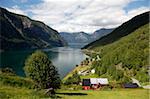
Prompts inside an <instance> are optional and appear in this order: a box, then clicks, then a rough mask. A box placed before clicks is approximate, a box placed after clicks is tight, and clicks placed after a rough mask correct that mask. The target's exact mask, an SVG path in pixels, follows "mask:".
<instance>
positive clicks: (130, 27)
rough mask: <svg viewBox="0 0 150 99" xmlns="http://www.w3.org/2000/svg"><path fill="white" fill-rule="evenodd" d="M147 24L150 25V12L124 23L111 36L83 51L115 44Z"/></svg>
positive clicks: (91, 44) (87, 46) (88, 46)
mask: <svg viewBox="0 0 150 99" xmlns="http://www.w3.org/2000/svg"><path fill="white" fill-rule="evenodd" d="M147 23H149V12H146V13H143V14H140V15H137V16H135V17H134V18H132V19H131V20H129V21H127V22H125V23H123V24H122V25H121V26H119V27H118V28H116V29H115V30H113V31H112V32H111V33H110V34H108V35H106V36H103V37H102V38H100V39H98V40H96V41H94V42H92V43H90V44H88V45H86V46H85V47H83V49H93V48H96V47H99V46H103V45H106V44H110V43H113V42H115V41H117V40H119V39H120V38H122V37H124V36H126V35H128V34H130V33H132V32H133V31H134V30H135V29H138V28H139V27H141V26H143V25H145V24H147Z"/></svg>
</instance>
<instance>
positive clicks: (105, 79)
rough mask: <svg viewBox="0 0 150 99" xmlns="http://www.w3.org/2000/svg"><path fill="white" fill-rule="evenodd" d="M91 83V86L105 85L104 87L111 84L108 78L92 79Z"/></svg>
mask: <svg viewBox="0 0 150 99" xmlns="http://www.w3.org/2000/svg"><path fill="white" fill-rule="evenodd" d="M90 82H91V84H103V85H107V84H109V82H108V79H107V78H90Z"/></svg>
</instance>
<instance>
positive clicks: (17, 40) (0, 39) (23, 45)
mask: <svg viewBox="0 0 150 99" xmlns="http://www.w3.org/2000/svg"><path fill="white" fill-rule="evenodd" d="M0 23H1V24H0V30H1V31H0V43H1V47H0V49H1V50H12V49H30V48H46V47H54V46H55V47H56V46H64V45H66V42H65V40H64V39H63V38H62V37H61V36H60V35H59V33H58V32H57V31H56V30H54V29H52V28H50V27H49V26H47V25H45V24H44V23H42V22H40V21H35V20H32V19H30V18H29V17H27V16H23V15H18V14H15V13H11V12H9V11H7V10H6V9H4V8H0Z"/></svg>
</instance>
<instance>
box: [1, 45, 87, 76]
mask: <svg viewBox="0 0 150 99" xmlns="http://www.w3.org/2000/svg"><path fill="white" fill-rule="evenodd" d="M43 51H45V52H46V53H47V55H48V57H49V58H50V60H51V61H52V62H53V64H54V65H55V66H56V67H57V69H58V71H59V74H60V76H61V78H62V77H64V76H65V75H66V74H67V73H68V72H70V71H71V70H72V69H73V68H74V67H75V66H76V65H77V64H79V63H80V62H81V61H83V60H84V59H85V58H86V57H88V56H86V55H85V54H84V53H82V51H81V50H80V49H77V48H70V47H57V48H51V49H43ZM32 52H34V50H24V51H6V52H1V55H0V56H1V57H0V58H1V59H0V60H1V61H0V66H1V67H2V68H4V67H10V68H12V69H13V70H14V71H15V72H16V74H17V75H20V76H24V75H25V74H24V71H23V67H24V63H25V59H26V58H27V57H28V56H29V55H30V54H31V53H32Z"/></svg>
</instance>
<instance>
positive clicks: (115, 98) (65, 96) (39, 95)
mask: <svg viewBox="0 0 150 99" xmlns="http://www.w3.org/2000/svg"><path fill="white" fill-rule="evenodd" d="M55 97H56V98H62V99H149V90H146V89H114V90H102V91H98V90H88V91H85V90H75V91H71V90H62V89H60V90H57V91H56V96H55ZM0 99H51V97H48V96H46V95H44V91H36V90H33V89H27V88H21V87H12V86H4V85H2V86H1V87H0Z"/></svg>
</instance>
